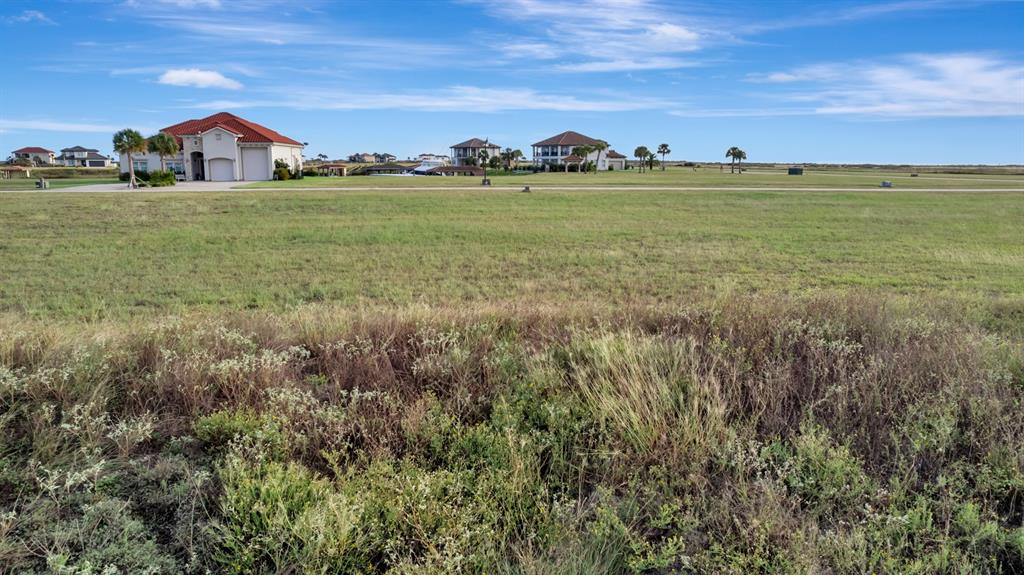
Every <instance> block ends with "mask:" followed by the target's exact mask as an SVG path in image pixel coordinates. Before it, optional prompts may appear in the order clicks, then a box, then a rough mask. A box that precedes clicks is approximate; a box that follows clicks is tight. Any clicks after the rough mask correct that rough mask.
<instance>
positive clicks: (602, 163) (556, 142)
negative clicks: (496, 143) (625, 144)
mask: <svg viewBox="0 0 1024 575" xmlns="http://www.w3.org/2000/svg"><path fill="white" fill-rule="evenodd" d="M597 144H603V145H604V146H605V149H604V150H601V151H600V152H598V151H593V152H590V153H589V154H587V155H586V157H578V156H576V155H575V154H573V149H574V148H577V147H579V146H593V145H597ZM607 146H608V143H607V142H605V141H604V140H597V139H595V138H591V137H590V136H584V135H583V134H580V133H579V132H572V131H569V132H562V133H561V134H557V135H555V136H551V137H550V138H548V139H546V140H541V141H539V142H537V143H535V144H533V165H534V166H537V167H542V166H548V167H550V168H566V169H567V168H568V167H569V166H572V165H580V164H586V163H587V162H594V163H595V164H596V166H597V169H598V170H602V171H603V170H607V169H613V170H622V169H625V167H626V157H625V156H623V155H622V154H619V153H618V152H616V151H615V150H612V149H609V148H607Z"/></svg>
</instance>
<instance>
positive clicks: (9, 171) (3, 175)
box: [0, 164, 32, 180]
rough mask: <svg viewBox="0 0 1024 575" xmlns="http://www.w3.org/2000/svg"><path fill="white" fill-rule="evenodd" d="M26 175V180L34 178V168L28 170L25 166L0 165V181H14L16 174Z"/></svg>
mask: <svg viewBox="0 0 1024 575" xmlns="http://www.w3.org/2000/svg"><path fill="white" fill-rule="evenodd" d="M21 173H24V174H25V176H24V177H26V178H31V177H32V168H26V167H25V166H16V165H14V164H3V165H0V180H13V179H14V174H21Z"/></svg>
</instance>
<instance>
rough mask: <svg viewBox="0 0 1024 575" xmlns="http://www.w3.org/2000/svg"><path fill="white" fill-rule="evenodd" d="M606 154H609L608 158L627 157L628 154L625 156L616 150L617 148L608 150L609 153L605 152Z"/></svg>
mask: <svg viewBox="0 0 1024 575" xmlns="http://www.w3.org/2000/svg"><path fill="white" fill-rule="evenodd" d="M605 156H607V157H608V158H612V159H619V158H625V157H626V156H623V155H622V154H620V153H618V152H616V151H615V150H608V153H607V154H605Z"/></svg>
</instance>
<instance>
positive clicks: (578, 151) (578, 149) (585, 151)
mask: <svg viewBox="0 0 1024 575" xmlns="http://www.w3.org/2000/svg"><path fill="white" fill-rule="evenodd" d="M593 151H594V147H593V146H590V145H586V144H584V145H581V146H575V147H574V148H573V149H572V155H574V156H579V157H580V158H581V159H580V163H579V172H580V173H581V174H582V173H583V170H584V168H585V167H586V164H587V156H589V155H590V154H591V152H593ZM567 168H568V166H567Z"/></svg>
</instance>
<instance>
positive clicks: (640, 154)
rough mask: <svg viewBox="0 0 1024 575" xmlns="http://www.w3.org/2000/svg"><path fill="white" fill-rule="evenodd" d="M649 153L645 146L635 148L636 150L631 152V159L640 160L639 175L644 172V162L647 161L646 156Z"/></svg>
mask: <svg viewBox="0 0 1024 575" xmlns="http://www.w3.org/2000/svg"><path fill="white" fill-rule="evenodd" d="M649 153H651V151H650V150H648V149H647V146H637V147H636V149H635V150H633V157H634V158H638V159H639V160H640V173H643V171H644V162H645V161H646V160H647V154H649Z"/></svg>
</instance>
